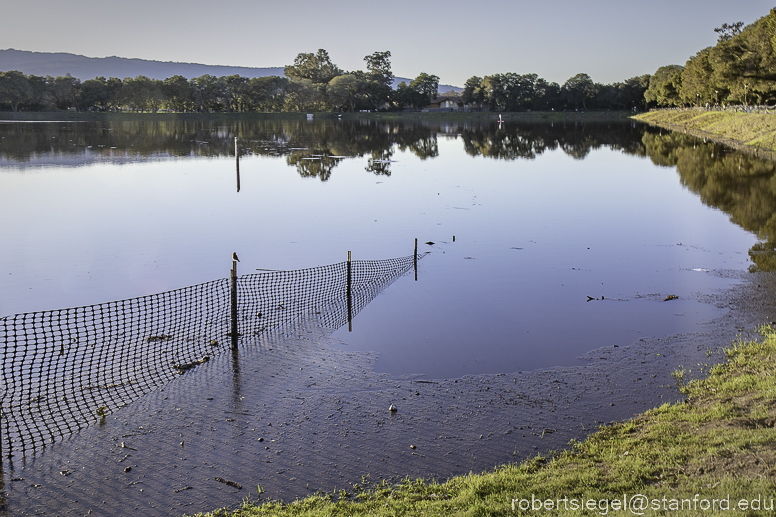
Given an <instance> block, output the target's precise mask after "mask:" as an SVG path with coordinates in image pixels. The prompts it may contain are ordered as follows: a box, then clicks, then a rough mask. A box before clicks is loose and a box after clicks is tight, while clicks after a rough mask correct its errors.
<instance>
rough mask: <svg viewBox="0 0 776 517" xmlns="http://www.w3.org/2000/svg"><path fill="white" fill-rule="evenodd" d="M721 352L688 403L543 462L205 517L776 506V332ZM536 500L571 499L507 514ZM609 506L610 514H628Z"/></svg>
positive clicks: (691, 388) (602, 433) (691, 385)
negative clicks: (583, 504) (632, 501)
mask: <svg viewBox="0 0 776 517" xmlns="http://www.w3.org/2000/svg"><path fill="white" fill-rule="evenodd" d="M727 354H728V362H727V363H725V364H719V365H716V366H713V367H711V368H710V369H709V371H708V376H707V377H705V378H704V379H702V380H693V381H691V382H688V383H686V384H684V381H685V380H686V379H683V377H684V376H685V375H684V374H683V372H677V375H676V377H677V380H678V384H679V385H682V390H683V392H684V393H685V395H686V397H687V399H686V401H685V402H683V403H676V404H665V405H663V406H660V407H658V408H655V409H652V410H650V411H647V412H646V413H643V414H641V415H638V416H637V417H635V418H633V419H632V420H630V421H627V422H623V423H619V424H616V425H613V426H610V427H606V428H602V429H601V430H599V431H598V432H596V433H595V434H593V435H591V436H590V437H589V438H587V439H586V440H585V441H583V442H574V443H572V446H571V447H570V449H569V450H567V451H563V452H559V453H558V454H556V455H554V456H552V457H549V458H544V457H537V458H533V459H531V460H528V461H525V462H523V463H521V464H516V465H506V466H503V467H500V468H497V469H495V470H493V471H490V472H484V473H482V474H469V475H467V476H462V477H458V478H454V479H452V480H450V481H447V482H445V483H441V484H440V483H435V482H430V481H420V480H405V482H404V483H402V484H400V485H398V486H387V485H377V486H369V485H367V486H365V487H364V486H354V488H353V490H352V491H351V492H352V493H350V494H343V493H339V494H323V495H316V496H312V497H308V498H305V499H302V500H298V501H295V502H292V503H287V504H284V503H281V502H272V501H269V502H264V503H255V504H254V503H251V502H249V501H247V500H246V502H245V504H244V505H243V507H242V508H241V509H239V510H236V511H234V512H233V513H229V512H227V511H225V510H218V511H216V512H214V513H213V514H210V515H234V516H253V515H283V516H290V515H294V516H296V515H300V516H301V515H304V516H329V515H354V516H355V515H385V516H388V515H391V516H394V515H420V514H423V515H440V516H443V515H472V516H474V515H483V516H484V515H521V514H531V515H538V514H547V513H551V514H553V515H565V514H568V515H571V514H573V515H598V514H603V513H604V510H602V509H601V508H600V507H599V508H598V509H596V510H594V511H593V510H589V511H582V510H577V511H572V509H573V508H572V506H571V502H570V499H571V498H583V497H584V498H585V500H588V499H595V500H601V499H609V500H613V499H615V498H619V499H622V497H623V494H629V495H631V496H632V495H635V494H644V495H646V496H647V497H649V498H650V499H652V498H654V499H658V500H660V501H658V503H656V504H659V505H664V506H665V509H667V510H671V509H672V506H671V505H672V504H677V505H679V506H678V508H681V504H682V503H681V502H675V503H672V501H671V499H672V498H673V499H674V500H681V499H687V500H688V501H685V503H684V504H685V505H686V508H685V511H681V509H680V511H669V512H668V514H670V515H699V514H700V513H701V512H700V507H696V509H695V510H688V509H687V508H691V507H692V505H693V504H695V505H698V504H702V502H699V503H692V499H693V498H694V497H695V494H699V495H700V498H701V499H703V498H707V499H708V500H709V501H710V500H711V499H724V498H727V497H728V496H729V504H730V508H731V509H732V508H733V507H734V506H736V505H737V504H738V501H739V500H740V499H749V500H751V499H754V498H757V497H758V496H760V499H761V501H765V500H768V501H770V500H771V499H772V498H774V499H776V430H774V424H775V423H776V330H774V329H772V328H771V327H766V328H764V329H763V339H762V340H760V341H759V342H739V343H736V344H734V345H733V346H732V347H731V348H730V349H729V350H728V351H727ZM532 495H534V496H535V497H536V498H538V499H542V500H545V499H555V500H557V499H561V498H563V497H564V496H566V497H568V498H569V500H568V501H566V502H565V503H564V502H563V501H562V500H561V501H560V505H561V508H562V509H563V508H564V507H565V508H568V509H569V510H568V511H561V512H557V511H556V510H553V511H551V512H547V511H546V510H545V511H530V510H529V511H528V512H521V511H520V510H519V508H516V510H515V511H513V510H512V499H513V498H514V499H518V500H519V499H521V498H526V499H528V500H530V499H531V496H532ZM664 497H666V498H667V499H666V501H665V502H664V501H662V498H664ZM699 501H700V500H699ZM711 504H714V503H713V502H712V503H711ZM723 504H725V503H723ZM761 504H763V503H761ZM768 504H769V505H770V504H771V503H768ZM518 505H519V503H518ZM615 505H616V503H611V506H610V507H609V508H608V514H609V515H633V514H632V513H630V512H626V511H624V510H619V511H618V510H617V509H616V508H615ZM658 513H661V512H658ZM647 514H651V515H654V514H655V513H654V512H647ZM742 514H743V515H746V514H747V513H746V512H743V513H742ZM755 514H757V513H755Z"/></svg>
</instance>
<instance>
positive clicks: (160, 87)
mask: <svg viewBox="0 0 776 517" xmlns="http://www.w3.org/2000/svg"><path fill="white" fill-rule="evenodd" d="M390 57H391V53H390V51H385V52H374V53H373V54H370V55H368V56H366V57H364V61H365V62H366V70H365V71H363V70H356V71H350V72H348V71H344V70H342V69H341V68H339V67H338V66H337V65H336V64H334V63H333V62H332V60H331V58H330V57H329V54H328V52H327V51H326V50H324V49H319V50H318V51H317V52H315V53H300V54H299V55H298V56H297V57H296V59H295V60H294V63H293V64H291V65H288V66H286V67H285V68H284V77H279V76H268V77H255V78H248V77H242V76H239V75H230V76H222V77H216V76H214V75H203V76H200V77H195V78H192V79H187V78H185V77H183V76H180V75H175V76H173V77H169V78H167V79H164V80H159V79H150V78H148V77H145V76H142V75H141V76H137V77H134V78H131V77H127V78H125V79H123V80H122V79H119V78H117V77H111V78H107V79H106V78H105V77H96V78H94V79H88V80H85V81H81V80H79V79H77V78H75V77H72V76H70V75H67V76H64V77H51V76H45V77H44V76H36V75H25V74H23V73H22V72H19V71H7V72H0V109H4V110H11V111H51V110H73V109H74V110H78V111H142V112H157V111H160V110H163V111H172V112H248V111H259V112H311V111H330V112H340V111H350V112H353V111H360V110H370V111H377V110H404V109H415V110H417V109H421V108H424V107H426V106H428V105H429V104H430V103H431V101H432V100H433V99H434V98H435V97H437V96H438V95H439V77H438V76H436V75H433V74H428V73H425V72H423V73H421V74H419V75H418V76H417V77H416V78H415V79H413V80H412V81H410V82H409V84H407V83H406V82H404V81H402V82H400V83H399V84H398V85H396V86H395V87H394V85H393V83H394V74H393V72H392V70H391V62H390ZM648 82H649V76H642V77H636V78H633V79H629V80H628V81H625V82H624V83H615V84H612V85H601V84H597V83H593V81H592V80H591V79H590V77H589V76H588V75H587V74H578V75H576V76H574V77H572V78H570V79H569V80H568V81H566V83H565V84H563V85H562V86H560V85H558V84H557V83H552V82H548V81H546V80H544V79H542V78H540V77H538V76H537V75H536V74H527V75H518V74H514V73H506V74H496V75H491V76H486V77H485V78H479V77H472V78H470V79H469V80H467V81H466V88H465V89H464V91H463V93H462V94H461V97H462V100H463V101H464V102H466V103H468V104H470V105H473V106H475V107H476V109H491V110H501V111H523V110H550V109H631V108H633V107H639V108H643V107H644V100H643V99H644V91H645V90H646V88H647V85H648Z"/></svg>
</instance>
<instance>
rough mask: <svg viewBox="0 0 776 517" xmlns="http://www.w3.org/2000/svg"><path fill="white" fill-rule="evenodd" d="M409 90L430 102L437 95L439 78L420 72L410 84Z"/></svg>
mask: <svg viewBox="0 0 776 517" xmlns="http://www.w3.org/2000/svg"><path fill="white" fill-rule="evenodd" d="M410 88H412V89H413V90H415V91H417V92H418V93H420V94H421V95H423V96H424V97H426V98H427V99H428V100H429V101H431V99H433V98H434V97H436V96H437V94H438V93H439V77H437V76H435V75H429V74H427V73H425V72H422V73H421V74H420V75H418V76H417V77H416V78H415V79H413V80H412V81H411V82H410ZM426 105H428V103H426Z"/></svg>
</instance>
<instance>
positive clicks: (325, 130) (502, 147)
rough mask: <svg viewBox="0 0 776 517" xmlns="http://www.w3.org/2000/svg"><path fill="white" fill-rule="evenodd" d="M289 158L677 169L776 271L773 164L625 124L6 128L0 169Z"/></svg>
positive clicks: (200, 123) (370, 168) (373, 166)
mask: <svg viewBox="0 0 776 517" xmlns="http://www.w3.org/2000/svg"><path fill="white" fill-rule="evenodd" d="M235 136H237V137H239V145H240V150H239V152H240V156H243V157H247V156H251V155H253V156H273V157H277V156H284V157H285V158H286V161H287V163H288V164H289V165H293V166H294V167H295V168H296V171H297V172H298V173H299V175H300V176H303V177H310V178H319V179H320V180H321V181H327V180H328V179H329V178H331V175H332V174H333V171H334V169H335V168H336V167H337V165H338V164H339V163H341V162H342V161H343V160H345V159H348V158H363V157H365V158H367V166H366V167H365V170H366V171H367V172H370V173H373V174H375V175H380V176H390V175H391V163H392V162H391V158H392V157H393V154H394V152H395V151H396V150H397V149H398V150H399V151H406V150H409V151H411V152H412V153H414V154H415V155H416V156H417V157H418V158H420V159H421V160H427V159H433V158H435V157H437V156H439V139H441V138H453V139H456V140H460V141H461V143H462V145H463V148H464V150H465V152H466V153H467V154H469V155H470V156H483V157H488V158H494V159H497V160H518V159H527V160H531V159H535V158H536V157H537V156H539V155H541V154H543V153H545V152H547V151H553V150H557V149H560V150H562V151H563V152H564V153H566V154H567V155H569V156H571V157H573V158H575V159H582V158H585V157H586V156H587V155H588V154H589V153H590V152H591V151H594V150H596V149H599V148H609V149H614V150H619V151H621V152H623V153H626V154H631V155H637V156H646V157H649V159H650V160H652V162H653V163H655V164H656V165H661V166H669V167H676V170H677V172H678V174H679V176H680V178H681V182H682V184H683V185H685V186H686V187H687V188H688V189H690V190H691V191H692V192H694V193H696V194H698V195H699V196H700V198H701V200H702V201H703V202H704V203H705V204H706V205H708V206H711V207H714V208H717V209H719V210H722V211H724V212H725V213H727V214H729V215H730V218H731V220H732V221H733V222H734V223H736V224H738V225H739V226H741V227H742V228H744V229H745V230H747V231H750V232H752V233H754V234H756V235H757V237H758V238H759V239H760V240H761V241H762V242H760V243H758V244H756V245H755V246H753V247H752V248H751V250H750V252H749V253H750V256H751V258H752V260H753V262H754V263H755V266H753V267H755V268H757V269H761V270H773V269H776V215H774V214H776V178H774V172H776V170H775V169H776V165H774V162H773V161H770V160H766V159H762V158H758V157H756V156H752V155H747V154H744V153H739V152H736V151H734V150H731V149H728V148H725V147H723V146H721V145H718V144H714V143H712V142H706V141H704V140H703V139H699V138H697V137H693V136H689V135H685V134H682V133H675V132H670V131H665V130H659V129H655V128H652V127H649V126H646V125H642V124H638V123H634V122H631V121H627V122H617V121H610V122H600V123H590V122H587V123H586V122H580V121H576V122H568V123H557V122H556V123H509V124H506V125H502V126H499V125H498V124H496V123H490V122H488V121H461V122H434V121H422V122H412V123H410V122H406V121H374V120H364V119H359V120H346V121H342V120H316V121H313V122H308V121H305V120H284V119H268V120H260V119H244V120H218V119H216V120H185V119H184V120H172V119H165V120H156V121H126V122H58V123H50V122H49V123H17V122H9V123H3V124H0V164H1V165H10V166H14V167H15V168H18V167H24V166H25V164H35V165H37V164H39V163H40V162H42V161H45V162H47V163H53V164H56V163H57V162H62V163H67V164H68V165H73V164H74V163H84V164H87V163H92V162H95V161H104V160H110V161H118V162H120V161H135V160H143V159H165V158H168V157H220V156H224V157H226V156H231V155H232V153H233V152H234V138H235Z"/></svg>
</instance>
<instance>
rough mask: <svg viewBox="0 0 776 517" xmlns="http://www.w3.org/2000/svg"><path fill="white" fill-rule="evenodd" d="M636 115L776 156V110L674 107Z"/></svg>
mask: <svg viewBox="0 0 776 517" xmlns="http://www.w3.org/2000/svg"><path fill="white" fill-rule="evenodd" d="M633 118H634V119H636V120H639V121H641V122H646V123H648V124H652V125H655V126H659V127H663V128H666V129H672V130H674V131H682V132H685V133H689V134H692V135H695V136H698V137H701V138H707V139H710V140H714V141H716V142H719V143H722V144H725V145H728V146H730V147H734V148H736V149H739V150H742V151H745V152H749V153H752V154H756V155H758V156H761V157H763V158H770V159H776V113H745V112H730V111H714V110H704V109H684V110H678V109H670V110H658V111H650V112H649V113H642V114H639V115H636V116H634V117H633Z"/></svg>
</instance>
